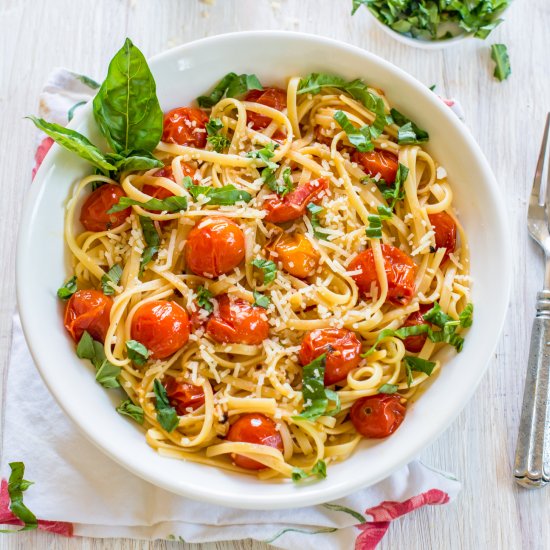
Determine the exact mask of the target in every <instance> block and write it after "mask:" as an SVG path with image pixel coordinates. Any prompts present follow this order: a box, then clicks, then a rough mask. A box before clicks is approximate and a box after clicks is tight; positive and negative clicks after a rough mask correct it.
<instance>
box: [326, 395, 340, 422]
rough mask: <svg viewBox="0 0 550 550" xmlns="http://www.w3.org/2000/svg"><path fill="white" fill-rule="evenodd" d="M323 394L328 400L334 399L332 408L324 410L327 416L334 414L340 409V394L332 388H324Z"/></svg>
mask: <svg viewBox="0 0 550 550" xmlns="http://www.w3.org/2000/svg"><path fill="white" fill-rule="evenodd" d="M325 395H326V396H327V398H328V399H329V400H330V401H334V408H333V409H330V410H328V411H325V414H326V415H327V416H336V415H337V414H338V413H339V412H340V411H341V410H342V404H341V403H340V396H339V395H338V392H336V391H334V390H325Z"/></svg>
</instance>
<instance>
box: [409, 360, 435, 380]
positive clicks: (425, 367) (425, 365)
mask: <svg viewBox="0 0 550 550" xmlns="http://www.w3.org/2000/svg"><path fill="white" fill-rule="evenodd" d="M403 360H404V361H405V365H407V366H408V367H409V368H410V369H411V370H415V371H419V372H423V373H425V374H427V375H428V376H430V375H431V374H432V372H433V370H434V368H435V363H434V362H433V361H427V360H426V359H420V357H414V356H412V355H405V357H403ZM409 386H410V384H409Z"/></svg>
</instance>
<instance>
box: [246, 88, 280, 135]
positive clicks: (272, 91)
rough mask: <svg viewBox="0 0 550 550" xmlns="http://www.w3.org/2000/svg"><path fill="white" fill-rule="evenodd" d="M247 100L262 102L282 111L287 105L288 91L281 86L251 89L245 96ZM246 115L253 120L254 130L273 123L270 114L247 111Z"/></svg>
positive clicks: (250, 120)
mask: <svg viewBox="0 0 550 550" xmlns="http://www.w3.org/2000/svg"><path fill="white" fill-rule="evenodd" d="M244 100H245V101H250V102H252V103H261V104H262V105H266V106H267V107H271V108H272V109H277V111H282V110H283V109H284V108H285V107H286V91H285V90H281V89H280V88H264V89H263V90H250V91H249V92H248V93H247V94H246V96H245V97H244ZM246 117H247V120H248V121H249V122H252V128H253V129H254V130H263V129H264V128H267V127H268V126H269V125H270V124H271V119H270V118H269V117H268V116H264V115H260V114H259V113H253V112H252V111H246Z"/></svg>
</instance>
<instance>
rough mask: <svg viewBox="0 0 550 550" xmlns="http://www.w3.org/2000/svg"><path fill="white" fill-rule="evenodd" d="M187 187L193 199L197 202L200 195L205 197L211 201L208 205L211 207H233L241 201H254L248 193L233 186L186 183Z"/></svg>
mask: <svg viewBox="0 0 550 550" xmlns="http://www.w3.org/2000/svg"><path fill="white" fill-rule="evenodd" d="M190 179H191V178H189V180H190ZM185 186H186V187H187V190H188V191H189V193H190V194H191V196H192V197H193V199H195V200H197V199H198V198H199V196H200V195H203V196H205V197H206V198H208V199H209V200H208V202H207V203H206V204H209V205H210V204H211V205H220V206H231V205H233V204H235V203H237V202H239V201H244V202H250V201H251V200H252V195H251V194H250V193H249V192H248V191H243V190H242V189H237V188H236V187H235V186H234V185H232V184H229V185H224V186H223V187H208V186H201V185H193V184H192V183H191V184H189V182H186V183H185Z"/></svg>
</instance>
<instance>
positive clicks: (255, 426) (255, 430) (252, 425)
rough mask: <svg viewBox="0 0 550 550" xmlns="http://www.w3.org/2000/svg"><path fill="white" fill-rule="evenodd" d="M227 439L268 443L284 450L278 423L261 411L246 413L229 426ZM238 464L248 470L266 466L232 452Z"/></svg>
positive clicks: (257, 443)
mask: <svg viewBox="0 0 550 550" xmlns="http://www.w3.org/2000/svg"><path fill="white" fill-rule="evenodd" d="M227 441H239V442H243V443H255V444H256V445H267V446H268V447H273V448H274V449H278V450H279V451H281V452H283V438H282V437H281V434H279V432H278V431H277V425H276V424H275V422H273V420H271V418H268V417H267V416H265V415H263V414H259V413H251V414H244V415H242V416H240V417H239V419H238V420H237V421H236V422H235V423H234V424H233V425H232V426H231V428H229V433H228V434H227ZM231 458H232V459H233V461H234V462H235V464H236V465H237V466H240V467H241V468H246V469H247V470H263V469H264V468H265V466H264V465H263V464H262V463H261V462H258V461H257V460H253V459H251V458H248V457H246V456H244V455H238V454H234V453H233V454H232V455H231Z"/></svg>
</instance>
